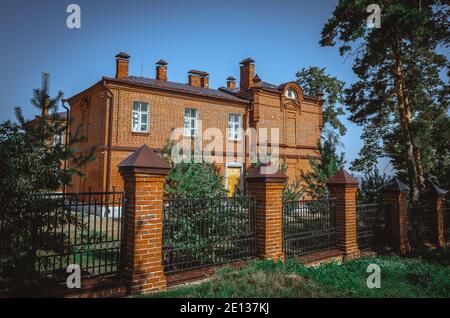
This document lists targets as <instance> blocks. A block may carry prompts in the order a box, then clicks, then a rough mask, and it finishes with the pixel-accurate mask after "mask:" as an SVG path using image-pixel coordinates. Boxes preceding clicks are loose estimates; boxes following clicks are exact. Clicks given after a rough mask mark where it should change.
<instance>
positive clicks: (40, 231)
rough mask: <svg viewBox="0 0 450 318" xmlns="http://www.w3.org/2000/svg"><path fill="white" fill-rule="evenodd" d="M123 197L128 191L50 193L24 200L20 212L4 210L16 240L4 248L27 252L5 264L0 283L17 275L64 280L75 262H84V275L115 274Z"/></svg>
mask: <svg viewBox="0 0 450 318" xmlns="http://www.w3.org/2000/svg"><path fill="white" fill-rule="evenodd" d="M124 201H125V195H124V193H123V192H86V193H46V194H37V195H35V196H33V199H32V200H30V201H28V202H22V203H19V207H18V211H17V212H18V214H17V217H16V216H11V215H9V216H8V215H5V214H2V218H1V222H0V229H1V231H5V232H3V234H6V233H10V235H9V236H10V237H11V239H12V241H11V242H10V245H6V244H5V242H3V244H2V245H3V246H2V248H5V251H6V252H7V253H6V254H8V256H12V255H15V254H19V251H20V253H22V257H23V255H26V257H23V259H22V260H20V261H17V260H16V261H15V262H11V264H10V265H11V266H10V268H9V269H8V266H3V267H2V268H3V271H2V272H1V273H0V276H1V277H0V278H2V280H3V282H4V284H3V285H4V286H0V287H3V288H5V287H14V286H11V284H13V285H14V283H13V282H14V281H15V280H16V279H17V278H20V279H27V280H28V281H29V280H31V283H33V284H42V283H47V282H59V281H65V280H66V279H67V276H68V275H69V274H70V273H67V267H68V266H69V265H70V264H75V265H78V266H79V268H80V271H81V276H82V277H83V278H86V277H93V276H98V275H110V274H115V273H116V272H117V271H118V270H119V265H120V259H121V238H122V229H123V226H122V220H123V218H122V215H123V211H124ZM24 222H25V223H24ZM9 254H10V255H9ZM8 256H6V255H3V257H8ZM13 257H21V256H20V255H19V256H17V255H15V256H13ZM5 260H6V262H8V260H7V259H2V261H5ZM20 271H23V272H20ZM6 282H8V283H6Z"/></svg>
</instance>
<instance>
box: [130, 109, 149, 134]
mask: <svg viewBox="0 0 450 318" xmlns="http://www.w3.org/2000/svg"><path fill="white" fill-rule="evenodd" d="M149 117H150V116H149V106H148V103H144V102H133V117H132V126H131V130H132V131H133V132H148V128H149Z"/></svg>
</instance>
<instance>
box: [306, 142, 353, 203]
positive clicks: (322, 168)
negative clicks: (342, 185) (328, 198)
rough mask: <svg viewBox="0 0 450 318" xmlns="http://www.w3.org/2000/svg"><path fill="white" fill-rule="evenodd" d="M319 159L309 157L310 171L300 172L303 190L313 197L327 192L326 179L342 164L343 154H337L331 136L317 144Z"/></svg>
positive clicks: (322, 195) (317, 197)
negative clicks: (303, 183) (303, 182)
mask: <svg viewBox="0 0 450 318" xmlns="http://www.w3.org/2000/svg"><path fill="white" fill-rule="evenodd" d="M319 153H320V159H317V158H311V159H310V163H311V167H312V171H310V172H308V173H304V174H302V177H303V179H304V181H305V191H306V193H307V194H309V196H311V197H312V198H315V199H320V198H322V197H324V196H325V195H326V193H327V181H328V179H329V178H330V177H331V176H332V175H334V174H335V173H336V172H338V171H339V169H341V168H342V167H343V166H344V164H345V160H344V154H343V153H341V154H340V155H337V151H336V143H335V142H334V141H333V140H332V137H331V136H328V137H327V139H326V140H325V141H324V142H323V143H322V144H320V145H319Z"/></svg>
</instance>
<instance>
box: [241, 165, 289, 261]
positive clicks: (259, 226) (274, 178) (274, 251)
mask: <svg viewBox="0 0 450 318" xmlns="http://www.w3.org/2000/svg"><path fill="white" fill-rule="evenodd" d="M261 169H262V168H261V167H260V168H258V169H254V170H250V171H249V173H248V174H247V177H246V180H247V184H248V187H247V189H248V191H249V193H250V195H252V196H254V197H255V199H256V252H257V253H258V255H259V256H262V257H264V258H266V259H270V260H279V259H281V260H284V255H283V211H282V210H283V198H282V196H283V188H284V183H285V181H286V179H287V177H286V176H285V175H284V173H282V172H281V171H278V172H276V173H274V174H264V173H262V172H261Z"/></svg>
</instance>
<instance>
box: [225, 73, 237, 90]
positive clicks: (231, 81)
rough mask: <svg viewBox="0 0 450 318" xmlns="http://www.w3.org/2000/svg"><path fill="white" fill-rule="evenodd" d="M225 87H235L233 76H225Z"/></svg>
mask: <svg viewBox="0 0 450 318" xmlns="http://www.w3.org/2000/svg"><path fill="white" fill-rule="evenodd" d="M227 87H228V88H229V89H235V88H236V79H235V78H234V77H233V76H229V77H228V78H227Z"/></svg>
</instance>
